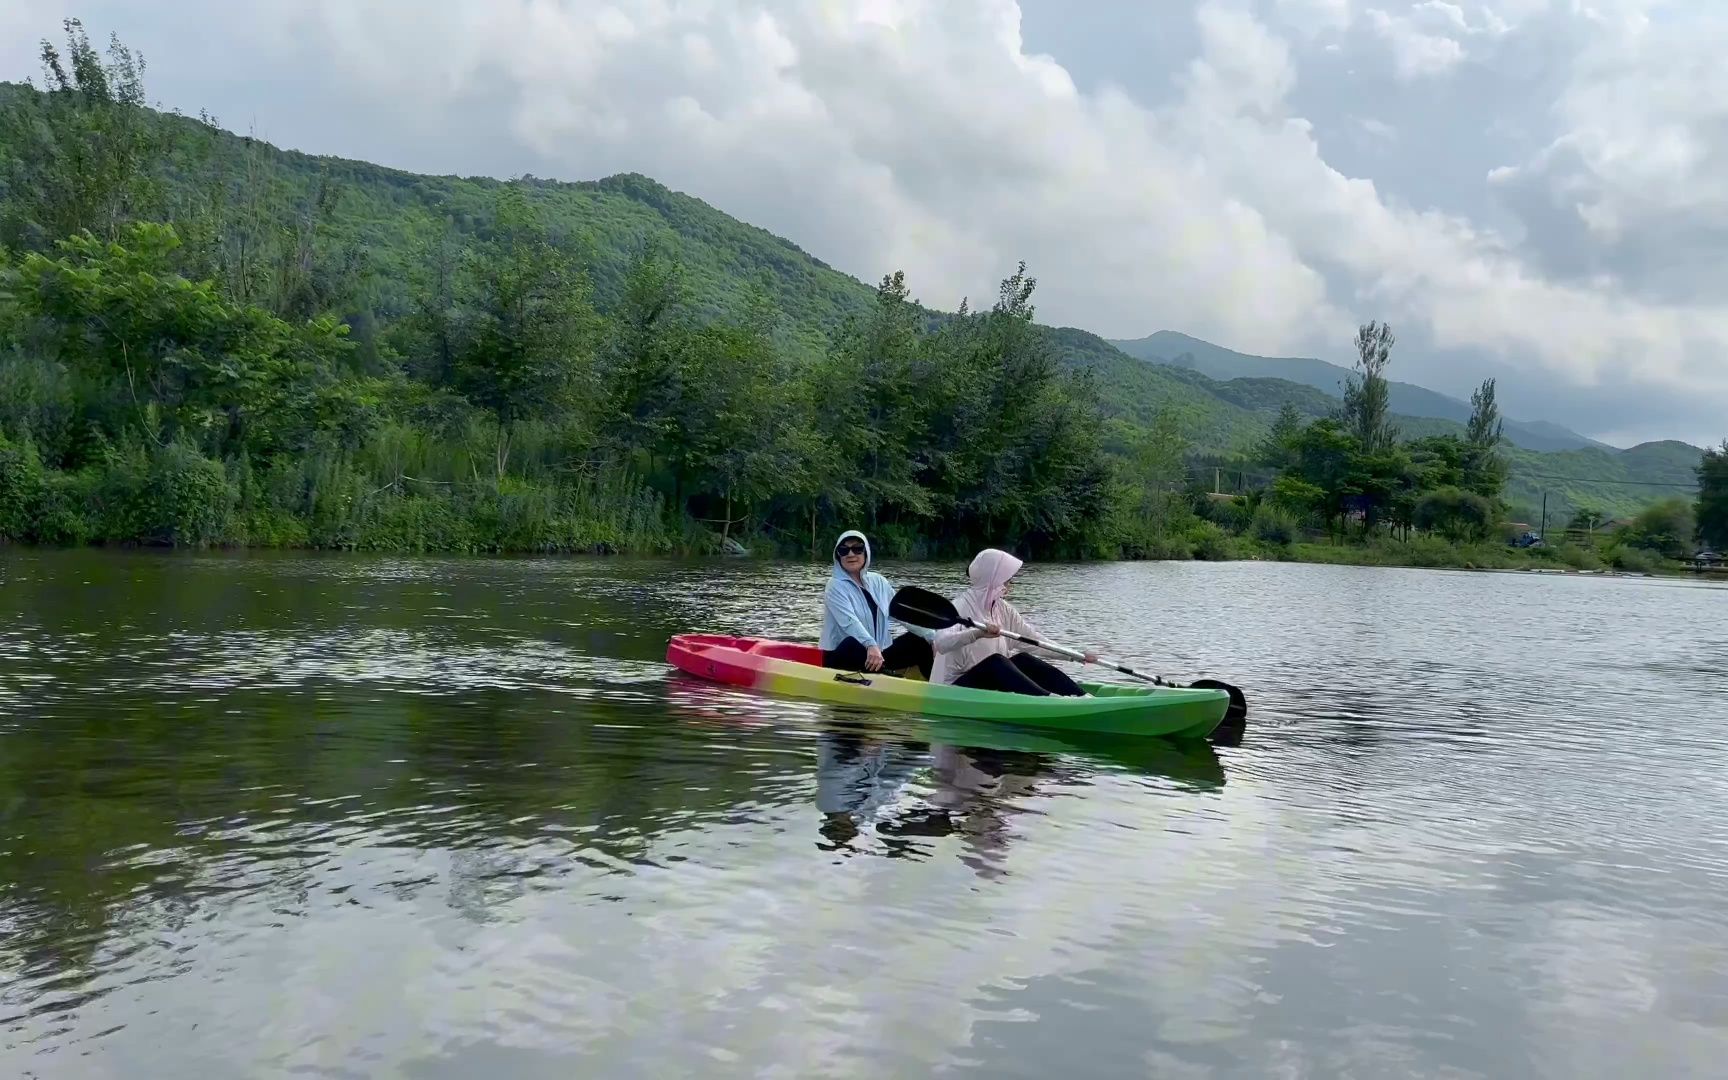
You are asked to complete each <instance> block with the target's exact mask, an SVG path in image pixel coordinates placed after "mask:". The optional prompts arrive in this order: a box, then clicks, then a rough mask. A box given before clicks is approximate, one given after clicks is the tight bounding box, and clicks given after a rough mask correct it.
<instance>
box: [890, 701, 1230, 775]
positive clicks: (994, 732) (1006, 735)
mask: <svg viewBox="0 0 1728 1080" xmlns="http://www.w3.org/2000/svg"><path fill="white" fill-rule="evenodd" d="M924 723H925V735H926V736H927V737H928V738H930V739H931V740H932V741H934V742H941V743H947V744H950V745H954V746H958V747H961V748H963V749H967V750H977V749H984V750H994V751H1006V752H1009V753H1015V754H1033V755H1039V756H1044V755H1057V756H1062V757H1069V758H1073V757H1081V758H1087V759H1090V760H1092V761H1095V762H1099V763H1105V764H1110V765H1114V766H1116V767H1118V768H1121V769H1126V770H1128V771H1129V772H1133V773H1138V774H1140V775H1143V776H1162V777H1167V778H1168V779H1170V780H1174V781H1176V783H1177V784H1178V785H1179V786H1181V787H1185V788H1191V789H1193V790H1197V791H1202V790H1211V789H1214V788H1219V787H1222V786H1224V765H1223V763H1222V762H1220V761H1219V760H1218V755H1217V753H1216V752H1214V751H1213V749H1212V747H1211V746H1210V745H1209V744H1208V743H1205V742H1199V743H1188V742H1186V741H1184V743H1183V744H1182V745H1171V743H1170V742H1169V741H1167V740H1164V739H1136V738H1130V737H1125V736H1122V735H1114V734H1110V733H1107V732H1106V733H1102V734H1100V733H1096V732H1091V731H1060V732H1058V731H1024V730H1021V729H1019V728H1016V727H1009V726H1007V725H1004V724H991V723H986V722H983V721H978V720H963V719H954V718H950V717H938V718H932V719H929V720H927V721H925V722H924Z"/></svg>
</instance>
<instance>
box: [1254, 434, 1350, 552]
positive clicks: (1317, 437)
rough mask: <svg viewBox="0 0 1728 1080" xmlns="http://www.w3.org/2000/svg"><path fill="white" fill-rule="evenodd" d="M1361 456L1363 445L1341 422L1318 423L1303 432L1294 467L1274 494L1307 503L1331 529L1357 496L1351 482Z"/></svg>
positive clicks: (1288, 501) (1281, 479)
mask: <svg viewBox="0 0 1728 1080" xmlns="http://www.w3.org/2000/svg"><path fill="white" fill-rule="evenodd" d="M1361 455H1362V444H1361V443H1360V442H1358V441H1357V439H1356V436H1355V435H1353V434H1352V433H1351V432H1349V431H1347V430H1346V429H1345V428H1344V426H1343V424H1342V423H1340V422H1339V421H1337V420H1333V419H1329V418H1328V419H1322V420H1316V421H1314V422H1313V423H1312V424H1309V425H1308V426H1307V427H1306V428H1303V429H1302V435H1301V437H1300V438H1299V439H1297V441H1296V462H1295V465H1294V466H1293V467H1292V468H1291V469H1290V470H1289V471H1287V472H1286V474H1285V476H1284V477H1281V478H1280V479H1279V481H1278V483H1275V484H1274V485H1273V488H1274V491H1275V492H1276V493H1277V494H1278V497H1279V498H1280V500H1281V501H1283V502H1285V503H1287V504H1290V505H1301V501H1303V500H1305V501H1306V508H1307V509H1310V510H1312V511H1313V512H1314V513H1315V515H1316V516H1318V517H1319V518H1320V519H1321V520H1322V521H1325V522H1326V523H1327V525H1328V527H1330V526H1331V524H1332V523H1333V522H1341V521H1342V520H1343V517H1344V515H1345V513H1346V512H1347V510H1348V508H1349V507H1348V500H1349V498H1350V497H1351V496H1352V495H1355V494H1357V491H1356V488H1355V487H1354V486H1353V483H1352V482H1353V480H1354V479H1355V477H1356V471H1357V463H1358V460H1359V459H1360V458H1361ZM1286 480H1288V481H1290V482H1289V483H1286V482H1285V481H1286Z"/></svg>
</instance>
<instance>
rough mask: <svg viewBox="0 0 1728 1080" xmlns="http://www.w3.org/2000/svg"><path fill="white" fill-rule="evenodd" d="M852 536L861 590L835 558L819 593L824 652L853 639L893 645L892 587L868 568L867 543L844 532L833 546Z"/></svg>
mask: <svg viewBox="0 0 1728 1080" xmlns="http://www.w3.org/2000/svg"><path fill="white" fill-rule="evenodd" d="M853 536H855V537H857V538H858V539H860V540H862V541H864V573H863V575H862V576H863V578H864V587H863V588H859V586H858V583H857V582H856V581H853V580H852V576H851V575H850V574H848V573H847V572H846V571H844V570H842V569H841V568H840V559H839V557H838V556H836V557H835V559H834V572H833V574H832V575H831V576H830V577H829V578H828V588H827V589H826V590H824V592H823V593H822V642H821V645H822V648H824V649H834V648H838V647H839V645H840V643H841V642H842V641H845V640H846V639H847V638H857V639H858V641H859V642H860V643H861V644H862V645H864V647H866V648H868V647H870V646H871V645H874V646H876V647H877V648H878V649H886V648H887V647H888V646H889V645H891V644H893V642H894V638H893V635H891V634H889V633H888V602H889V601H890V600H892V599H894V586H893V585H892V584H890V583H889V581H888V579H887V578H885V577H883V576H882V575H881V574H878V573H877V572H876V571H874V570H872V569H870V563H871V561H872V559H873V558H874V556H873V555H872V554H871V551H870V540H869V538H868V537H866V536H865V535H864V534H863V533H861V532H859V531H858V530H856V529H848V530H847V531H845V532H843V533H841V534H840V535H839V536H838V537H837V538H836V539H835V541H834V546H835V547H839V546H840V541H841V540H845V539H847V538H848V537H853ZM864 589H869V590H870V597H871V599H873V600H875V601H876V611H875V613H874V614H872V613H871V611H870V604H869V602H868V601H866V600H865V599H864ZM895 621H898V620H895ZM902 625H904V624H902ZM906 629H908V630H910V631H911V632H912V633H914V634H917V635H918V636H919V637H921V638H923V639H924V640H926V641H928V640H930V639H931V638H932V637H934V636H935V634H934V632H933V631H930V630H925V629H924V628H922V627H918V626H907V627H906Z"/></svg>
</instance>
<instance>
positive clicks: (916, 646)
mask: <svg viewBox="0 0 1728 1080" xmlns="http://www.w3.org/2000/svg"><path fill="white" fill-rule="evenodd" d="M865 651H866V650H865V648H864V645H863V644H862V643H861V642H860V641H859V640H858V639H857V638H847V639H846V640H845V641H842V642H841V643H840V644H839V646H838V647H836V648H833V649H824V650H823V651H822V666H823V667H831V668H839V669H841V670H842V671H863V670H864V653H865ZM935 663H936V653H935V652H934V651H933V650H932V649H931V648H930V643H929V642H928V641H925V640H924V639H923V638H921V637H919V636H918V635H917V634H901V635H900V636H899V637H897V638H895V639H894V641H893V643H892V644H891V645H889V646H888V647H887V648H886V649H883V650H882V670H883V671H903V670H905V669H906V668H910V667H915V668H917V669H918V670H919V672H920V673H922V674H923V676H924V677H925V678H926V679H928V678H929V677H930V668H931V666H932V665H933V664H935Z"/></svg>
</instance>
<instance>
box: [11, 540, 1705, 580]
mask: <svg viewBox="0 0 1728 1080" xmlns="http://www.w3.org/2000/svg"><path fill="white" fill-rule="evenodd" d="M1238 539H1240V538H1238ZM1402 544H1403V542H1402V541H1391V542H1389V543H1384V542H1383V543H1381V544H1378V545H1364V544H1318V543H1315V544H1293V545H1290V546H1289V547H1287V548H1277V547H1267V546H1264V545H1259V544H1255V543H1253V542H1251V541H1247V542H1243V543H1241V544H1239V545H1236V548H1237V550H1234V551H1232V552H1231V553H1229V554H1226V555H1223V557H1212V558H1205V557H1190V558H1128V557H1114V558H1085V557H1080V558H1076V557H1057V558H1040V559H1039V560H1038V561H1039V562H1042V563H1046V564H1053V565H1054V564H1062V565H1076V566H1085V565H1111V564H1117V563H1154V562H1173V563H1185V562H1207V563H1236V562H1250V563H1290V564H1302V565H1309V566H1360V567H1368V568H1379V569H1388V570H1446V571H1451V572H1454V573H1492V574H1541V575H1545V576H1565V577H1601V578H1680V579H1685V578H1695V579H1697V580H1700V581H1705V582H1716V583H1720V584H1725V585H1728V569H1717V570H1697V569H1693V568H1692V567H1690V566H1687V565H1681V564H1674V563H1664V564H1660V565H1657V566H1654V567H1652V568H1651V569H1648V570H1646V569H1638V568H1622V567H1614V566H1586V567H1578V566H1572V565H1568V564H1566V563H1564V562H1563V561H1561V559H1560V558H1559V557H1557V556H1556V557H1546V558H1541V557H1534V556H1531V555H1529V554H1527V553H1525V552H1520V551H1516V550H1515V549H1507V550H1506V551H1504V552H1500V551H1496V550H1494V548H1493V547H1492V546H1481V545H1479V546H1473V547H1471V548H1469V549H1466V550H1467V552H1468V555H1470V556H1475V557H1474V558H1472V557H1461V558H1456V559H1435V558H1433V557H1432V556H1434V555H1435V554H1438V552H1437V551H1436V550H1435V549H1434V548H1433V547H1432V546H1430V547H1427V548H1425V549H1422V553H1423V554H1426V555H1428V556H1429V557H1428V558H1425V559H1398V558H1396V557H1395V556H1396V555H1397V554H1400V552H1398V551H1397V550H1396V549H1395V548H1392V547H1391V545H1400V546H1402ZM1551 550H1552V549H1551ZM8 551H17V552H25V551H28V552H105V553H108V554H114V555H145V554H147V555H162V556H186V555H223V556H229V557H243V556H248V555H299V556H313V557H321V556H336V557H342V556H369V557H374V558H427V559H440V558H442V559H500V560H517V559H594V560H610V559H629V560H642V561H649V560H652V561H663V562H666V563H688V562H701V563H717V562H718V563H727V562H730V563H741V564H766V563H799V564H820V563H821V560H820V559H819V558H812V557H810V556H809V555H807V554H798V555H792V554H787V553H785V552H783V551H772V552H766V553H763V554H756V553H755V552H753V551H749V552H746V553H744V554H719V553H714V552H703V551H695V550H674V551H665V550H661V551H652V550H630V549H621V550H586V551H526V550H498V551H474V550H466V551H464V550H456V549H444V548H435V547H424V548H366V547H353V548H347V547H318V546H300V545H275V544H210V545H206V546H203V547H194V546H188V545H169V544H139V543H112V544H75V545H73V544H26V543H18V542H15V541H8V540H5V539H0V553H5V552H8ZM1448 554H1451V552H1448ZM1483 556H1488V557H1487V558H1484V557H1483ZM881 560H882V561H885V562H892V563H905V564H914V565H916V564H920V563H930V564H937V563H964V562H965V561H966V557H965V556H964V555H951V556H949V555H900V554H892V553H889V554H884V555H882V556H881ZM1490 562H1492V563H1494V564H1495V565H1487V563H1490Z"/></svg>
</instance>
